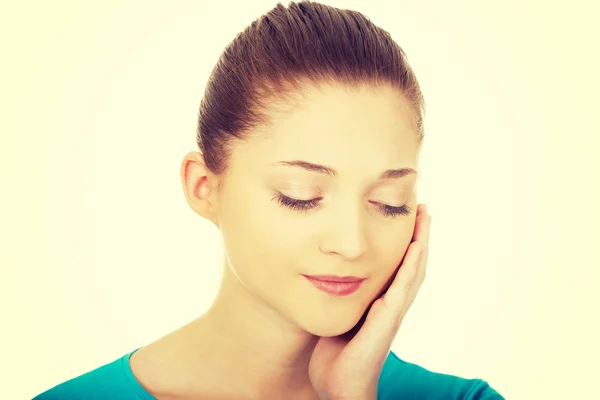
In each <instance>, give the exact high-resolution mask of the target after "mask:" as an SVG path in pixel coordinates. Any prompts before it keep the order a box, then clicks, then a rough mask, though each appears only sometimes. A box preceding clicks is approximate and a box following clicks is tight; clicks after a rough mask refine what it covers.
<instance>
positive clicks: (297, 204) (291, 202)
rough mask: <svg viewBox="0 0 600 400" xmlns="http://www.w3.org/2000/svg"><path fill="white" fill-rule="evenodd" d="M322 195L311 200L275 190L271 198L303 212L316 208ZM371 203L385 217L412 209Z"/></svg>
mask: <svg viewBox="0 0 600 400" xmlns="http://www.w3.org/2000/svg"><path fill="white" fill-rule="evenodd" d="M322 199H323V198H322V197H317V198H315V199H311V200H298V199H294V198H291V197H288V196H284V195H283V194H281V193H279V192H276V193H275V195H274V196H273V200H277V202H278V203H279V204H280V205H281V206H283V207H287V208H289V209H292V210H296V211H300V212H303V213H306V212H308V210H311V209H313V208H316V207H317V206H318V205H319V201H320V200H322ZM370 203H371V204H374V205H375V206H377V208H378V209H379V211H380V212H381V213H382V214H383V215H384V216H386V217H391V218H395V217H397V216H398V215H409V214H410V213H411V211H412V208H411V207H410V206H409V205H408V204H404V205H402V206H400V207H394V206H390V205H387V204H381V203H377V202H374V201H370Z"/></svg>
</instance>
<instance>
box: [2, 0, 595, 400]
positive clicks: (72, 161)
mask: <svg viewBox="0 0 600 400" xmlns="http://www.w3.org/2000/svg"><path fill="white" fill-rule="evenodd" d="M324 3H326V4H330V5H334V6H338V7H342V8H344V7H346V8H352V9H356V10H358V11H361V12H363V13H364V14H366V15H367V16H368V17H370V18H371V20H373V21H374V22H375V23H376V24H378V25H380V26H381V27H383V28H384V29H386V30H388V31H389V32H390V33H391V34H392V36H393V38H394V39H395V40H396V41H397V42H398V43H399V44H400V45H401V46H402V47H403V49H404V50H405V52H406V53H407V54H408V57H409V61H410V62H411V64H412V66H413V68H414V70H415V72H416V73H417V76H418V78H419V80H420V82H421V85H422V88H423V91H424V94H425V97H426V101H427V105H428V115H427V120H426V141H425V147H424V152H423V158H422V164H421V169H422V171H423V178H422V181H421V182H420V185H419V188H420V193H419V200H420V201H424V202H426V203H427V204H428V205H429V210H430V213H431V214H432V215H433V217H434V222H433V226H432V237H431V249H430V252H431V254H430V258H429V267H428V268H429V269H428V277H427V280H426V283H425V284H424V286H423V288H422V291H421V293H420V295H419V297H418V298H417V301H416V302H415V304H414V306H413V308H412V310H411V312H410V313H409V316H408V317H407V318H406V319H405V322H404V325H403V327H402V329H401V331H400V334H399V335H398V337H397V340H396V342H395V343H394V346H393V350H394V351H396V352H397V353H398V354H399V356H400V357H401V358H403V359H405V360H407V361H411V362H415V363H418V364H420V365H422V366H424V367H426V368H428V369H431V370H434V371H439V372H445V373H451V374H456V375H461V376H465V377H480V378H483V379H485V380H487V381H488V382H490V384H491V385H492V386H493V387H495V388H496V389H497V390H499V391H500V392H501V393H502V394H503V395H504V396H506V397H507V398H508V399H565V398H569V399H575V398H592V397H594V395H595V394H594V393H596V395H597V385H596V382H597V377H598V372H600V371H599V369H598V366H597V363H596V359H597V357H598V355H599V352H598V345H597V343H596V341H597V340H598V338H599V337H600V332H599V328H598V315H599V312H598V311H597V307H598V305H600V301H599V296H598V294H597V290H596V287H597V284H598V277H599V273H598V267H600V262H599V259H598V256H597V252H598V244H597V241H598V237H599V235H598V230H597V228H596V227H597V226H598V222H599V221H598V212H597V211H596V208H595V207H597V204H598V203H599V200H600V198H599V196H598V192H599V190H598V182H599V179H598V173H599V172H600V168H599V167H600V163H599V162H598V144H599V143H600V139H598V135H599V134H600V129H598V123H597V118H598V106H599V103H600V102H599V101H598V93H599V89H600V87H599V85H598V82H599V79H598V75H597V74H598V71H599V70H600V63H599V59H598V37H600V33H599V32H598V29H597V28H594V27H593V25H594V24H596V23H597V20H596V16H597V15H598V13H597V11H598V10H597V7H598V6H596V5H595V4H596V3H595V2H592V1H589V2H584V1H577V0H574V1H570V2H568V3H566V2H549V1H529V2H522V1H505V2H491V1H474V0H473V1H466V0H453V1H418V2H417V1H394V2H391V1H390V2H387V1H377V2H375V1H370V2H368V1H345V2H344V1H324ZM275 4H276V3H275V2H273V1H257V0H253V1H250V2H241V1H239V2H221V3H217V2H215V1H210V2H208V1H204V2H201V1H183V0H180V1H166V0H165V1H141V0H119V1H116V0H111V1H107V0H104V1H67V0H57V1H54V2H45V1H37V2H34V1H20V2H10V3H9V2H6V4H3V5H2V10H3V11H2V12H0V14H1V16H0V38H1V39H0V40H1V42H0V43H1V45H2V47H1V56H2V61H1V65H0V68H1V69H2V71H1V74H0V96H1V103H0V113H1V120H0V121H1V122H0V124H1V126H0V128H1V135H2V137H1V139H2V140H1V142H0V143H1V145H0V163H1V164H0V167H1V170H0V171H1V172H0V177H1V181H2V183H1V187H2V189H1V190H2V193H1V194H2V196H1V202H2V203H1V204H2V206H1V208H0V213H1V214H0V218H1V220H0V222H1V230H0V235H1V236H2V237H1V241H0V266H1V268H2V269H1V271H2V276H1V279H0V293H1V294H0V295H1V296H2V297H1V298H0V300H1V302H0V304H1V305H2V314H1V315H2V319H1V320H2V328H1V330H0V332H1V334H2V337H1V339H2V340H1V341H0V346H1V348H0V351H1V353H0V354H1V356H0V367H1V368H2V370H0V377H1V381H2V395H1V397H2V398H3V399H27V398H31V397H33V396H34V395H35V394H37V393H39V392H41V391H43V390H46V389H48V388H49V387H51V386H54V385H56V384H58V383H60V382H62V381H64V380H66V379H69V378H71V377H74V376H76V375H79V374H81V373H83V372H86V371H88V370H90V369H93V368H96V367H98V366H100V365H101V364H104V363H107V362H110V361H112V360H114V359H116V358H118V357H120V356H121V355H123V354H125V353H126V352H128V351H131V350H132V349H134V348H136V347H139V346H141V345H144V344H146V343H148V342H150V341H153V340H155V339H157V338H158V337H160V336H162V335H164V334H166V333H168V332H170V331H172V330H174V329H176V328H178V327H179V326H181V325H183V324H184V323H186V322H188V321H189V320H191V319H193V318H195V317H196V316H197V315H199V314H200V313H202V312H203V311H204V310H205V309H206V308H207V307H208V306H209V305H210V302H211V300H212V298H213V296H214V294H215V293H216V289H217V285H218V283H219V278H220V275H219V273H220V263H221V253H220V251H221V247H220V237H219V233H218V231H217V230H216V229H215V228H214V226H212V225H211V224H210V223H209V222H207V221H205V220H202V219H201V218H200V217H198V216H197V215H196V214H194V213H193V212H192V211H191V210H190V209H189V208H188V206H187V204H186V203H185V200H184V197H183V194H182V191H181V188H180V182H179V163H180V160H181V158H182V156H183V155H184V153H185V152H187V151H188V150H194V149H195V124H196V113H197V107H198V104H199V101H200V98H201V96H202V93H203V88H204V84H205V83H206V80H207V78H208V75H209V73H210V71H211V69H212V68H213V65H214V63H215V62H216V61H217V58H218V56H219V55H220V53H221V51H222V50H223V49H224V47H225V45H226V44H227V43H228V42H229V41H230V40H232V39H233V37H234V36H235V35H236V34H237V33H238V32H239V31H241V30H242V29H243V28H244V27H245V26H247V25H248V24H250V23H251V22H252V20H254V19H255V18H257V17H258V16H259V15H261V14H263V13H264V12H266V11H268V10H269V9H270V8H272V7H273V6H274V5H275ZM284 4H287V2H286V3H284ZM594 30H595V31H594Z"/></svg>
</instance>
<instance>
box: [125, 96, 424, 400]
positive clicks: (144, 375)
mask: <svg viewBox="0 0 600 400" xmlns="http://www.w3.org/2000/svg"><path fill="white" fill-rule="evenodd" d="M266 134H267V135H266V137H265V138H264V139H260V140H251V141H249V142H247V143H239V144H236V146H235V147H234V151H233V154H232V157H231V160H230V164H229V170H228V173H227V175H226V176H215V175H214V174H212V172H210V171H209V170H208V169H207V168H206V167H205V165H204V160H203V158H202V155H201V154H200V153H197V152H190V153H188V154H187V155H186V156H185V157H184V160H183V162H182V166H181V180H182V186H183V190H184V194H185V196H186V199H187V201H188V204H189V205H190V207H191V208H192V209H193V210H194V211H195V212H196V213H198V214H199V215H200V216H202V217H204V218H206V219H208V220H210V221H211V222H213V223H214V224H215V226H216V227H217V228H218V229H219V230H220V232H221V234H222V236H223V241H224V244H225V250H226V255H227V257H226V263H225V268H224V274H223V280H222V283H221V287H220V290H219V293H218V295H217V297H216V299H215V301H214V303H213V304H212V306H211V308H210V309H209V311H208V312H207V313H205V314H204V315H202V316H201V317H199V318H198V319H196V320H194V321H192V322H190V323H189V324H187V325H185V326H183V327H181V328H180V329H178V330H176V331H174V332H172V333H171V334H169V335H167V336H165V337H163V338H161V339H159V340H157V341H155V342H153V343H151V344H149V345H147V346H144V347H142V348H141V349H140V350H139V351H137V352H136V353H135V354H134V355H133V356H132V357H131V368H132V370H133V372H134V375H135V376H136V378H137V379H138V380H139V382H140V383H141V384H142V385H143V386H144V387H146V388H147V389H148V391H149V392H150V393H151V394H153V396H154V397H156V398H157V399H161V400H163V399H165V400H166V399H180V400H181V399H186V400H187V399H205V398H206V399H208V398H210V399H234V398H235V399H281V398H286V399H296V398H297V399H319V398H321V399H322V398H323V394H322V393H321V394H320V395H321V397H319V394H318V393H317V391H316V390H315V387H314V386H315V385H314V383H315V382H311V378H310V376H309V365H310V361H311V357H312V356H313V352H314V351H315V347H316V346H317V343H318V342H319V339H320V338H321V337H323V338H332V337H337V336H339V335H342V334H344V333H346V332H348V331H350V330H351V329H352V328H353V327H355V326H357V323H359V321H363V320H364V318H363V317H364V316H365V313H366V312H367V311H368V310H369V308H370V307H371V305H372V304H373V302H374V301H375V300H376V299H378V298H379V297H380V295H381V293H382V292H383V291H384V290H385V289H386V288H387V287H388V286H389V284H390V282H391V280H392V279H393V278H394V276H395V273H396V272H397V270H398V266H399V265H400V263H401V261H402V260H403V258H404V256H405V254H407V250H408V249H409V245H410V244H411V243H413V242H414V241H415V236H414V234H415V232H416V231H417V229H415V227H416V225H417V222H418V221H417V212H418V211H419V210H421V208H419V209H418V208H417V206H418V204H417V201H416V194H417V191H416V186H417V178H418V174H407V175H405V176H403V177H396V178H391V179H378V177H379V175H380V173H381V172H382V171H384V170H388V169H399V168H412V169H414V170H418V154H419V145H418V143H417V140H416V130H415V128H414V123H413V118H412V114H411V112H410V109H409V107H408V105H407V104H406V102H405V101H404V99H403V98H402V96H400V95H399V94H398V93H396V92H395V91H393V90H391V89H387V88H383V87H382V88H378V90H377V91H374V90H372V89H361V90H360V91H350V90H348V89H347V88H344V87H341V86H331V87H325V88H324V89H322V90H316V89H308V90H307V95H306V96H305V97H304V98H303V99H302V100H301V101H299V103H298V107H295V108H294V109H293V110H291V111H289V112H286V113H285V114H283V115H277V116H274V117H273V125H272V126H271V127H269V130H268V131H267V132H266ZM282 160H285V161H290V160H304V161H308V162H311V163H318V164H322V165H326V166H329V167H332V168H334V169H335V170H336V174H335V175H325V174H319V173H317V172H310V171H307V170H305V169H302V168H299V167H290V166H277V165H274V164H275V163H277V162H278V161H282ZM274 193H281V194H283V195H285V196H286V197H290V198H295V199H300V200H311V199H316V198H317V199H319V205H318V206H316V207H315V208H313V209H309V210H304V211H299V210H294V209H290V208H286V207H284V206H282V205H280V204H278V203H277V200H275V199H274V198H275V197H274ZM381 205H387V206H392V207H400V206H403V205H407V206H408V207H409V211H408V212H406V213H405V214H406V215H404V214H398V215H394V216H393V217H391V216H389V215H385V213H384V212H383V209H382V206H381ZM423 215H424V217H423V218H420V220H423V221H427V218H426V214H423ZM423 221H421V223H425V222H423ZM423 241H425V240H423ZM411 248H412V245H411ZM193 262H194V264H195V265H198V264H201V262H198V261H196V260H194V261H193ZM411 262H412V261H411ZM423 265H424V263H423ZM200 267H202V268H210V266H200ZM302 274H308V275H311V274H312V275H316V274H330V275H340V276H343V275H354V276H360V277H365V278H366V280H365V282H364V284H363V285H362V286H361V288H360V289H359V290H358V291H357V292H355V293H353V294H351V295H349V296H344V297H336V296H331V295H328V294H325V293H323V292H321V291H319V290H317V289H316V288H315V287H314V286H312V285H311V284H310V283H309V282H308V281H307V280H306V279H305V278H304V277H303V276H302ZM399 275H400V274H398V276H399ZM413 275H414V274H413ZM421 280H422V279H421ZM418 283H419V284H418V285H415V287H417V288H418V286H419V285H420V281H419V282H418ZM408 286H410V285H408ZM408 286H407V287H408ZM413 292H414V290H413V291H411V293H410V294H407V296H406V297H407V298H408V300H410V301H409V302H408V303H412V300H413V299H414V295H416V293H413ZM408 306H410V304H408ZM407 308H408V307H402V311H403V312H406V309H407ZM386 312H387V311H386ZM398 312H399V311H398ZM384 314H385V312H384ZM382 317H383V318H391V317H392V314H389V315H387V314H385V315H383V316H382ZM382 317H379V318H380V320H381V318H382ZM369 318H371V317H369ZM372 324H374V322H373V323H372ZM393 325H394V327H396V324H393ZM398 325H399V324H398ZM396 329H397V327H396ZM394 335H395V332H394V333H393V334H388V335H387V337H388V338H389V339H390V343H391V340H392V339H393V336H394ZM357 336H358V335H357ZM355 347H357V346H355ZM381 354H384V352H381Z"/></svg>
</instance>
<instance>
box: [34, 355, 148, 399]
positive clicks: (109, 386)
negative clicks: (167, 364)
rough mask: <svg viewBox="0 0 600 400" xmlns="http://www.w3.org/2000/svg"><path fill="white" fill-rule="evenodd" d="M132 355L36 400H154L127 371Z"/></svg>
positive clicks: (80, 377) (49, 390) (91, 372)
mask: <svg viewBox="0 0 600 400" xmlns="http://www.w3.org/2000/svg"><path fill="white" fill-rule="evenodd" d="M132 353H133V351H132V352H130V353H128V354H126V355H124V356H122V357H120V358H118V359H116V360H114V361H112V362H110V363H107V364H105V365H102V366H100V367H98V368H96V369H94V370H91V371H89V372H86V373H84V374H82V375H80V376H77V377H75V378H72V379H70V380H68V381H65V382H63V383H61V384H59V385H57V386H54V387H53V388H51V389H48V390H47V391H45V392H43V393H41V394H39V395H37V396H36V397H34V398H33V400H58V399H60V400H76V399H77V400H79V399H82V400H83V399H85V400H100V399H103V400H104V399H120V400H144V399H148V400H152V397H149V396H148V394H147V392H145V391H144V390H143V388H142V387H141V386H140V385H139V384H138V383H137V382H136V381H135V378H134V377H133V375H132V374H131V373H130V369H129V368H127V365H128V363H129V357H130V356H131V354H132Z"/></svg>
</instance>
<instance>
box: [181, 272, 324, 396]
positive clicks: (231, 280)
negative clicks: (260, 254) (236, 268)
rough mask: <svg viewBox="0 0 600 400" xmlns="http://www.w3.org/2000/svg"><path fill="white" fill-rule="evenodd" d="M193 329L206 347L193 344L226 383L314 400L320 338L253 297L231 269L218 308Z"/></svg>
mask: <svg viewBox="0 0 600 400" xmlns="http://www.w3.org/2000/svg"><path fill="white" fill-rule="evenodd" d="M188 330H189V332H188V333H190V335H186V337H189V338H190V340H191V341H193V340H194V338H198V339H197V340H201V341H202V343H203V344H198V346H195V344H194V343H190V344H191V345H192V347H196V348H204V351H202V354H200V356H201V357H202V359H203V360H210V361H211V362H210V364H211V367H213V366H214V368H217V370H215V371H214V372H215V374H218V373H219V371H221V372H222V374H220V376H224V377H226V379H229V380H231V382H225V383H223V382H221V384H225V385H227V387H237V388H238V389H239V391H241V392H243V393H249V394H253V395H259V396H260V398H268V397H271V396H273V394H274V393H280V394H281V393H286V398H291V397H290V394H291V393H293V392H297V393H304V397H303V398H310V396H309V395H307V394H308V393H309V392H310V391H311V389H312V386H311V385H310V381H309V377H308V366H309V362H310V357H311V355H312V352H313V350H314V348H315V345H316V343H317V341H318V339H319V338H318V337H317V336H314V335H312V334H310V333H308V332H306V331H304V330H303V329H301V328H299V327H298V326H297V325H295V324H294V323H293V322H292V321H290V320H287V319H285V318H284V317H283V316H282V315H281V314H279V313H278V312H277V311H276V310H273V309H272V308H271V307H269V306H268V305H267V304H266V303H265V302H264V301H263V300H262V299H259V298H257V297H256V296H255V295H253V294H252V293H251V292H250V291H248V290H247V289H246V288H245V287H244V286H243V285H242V284H241V282H240V281H239V280H238V279H237V277H236V276H235V275H234V273H233V271H232V270H231V269H230V268H229V267H228V266H226V267H225V270H224V275H223V281H222V284H221V288H220V290H219V293H218V295H217V297H216V299H215V301H214V303H213V305H212V306H211V308H210V309H209V310H208V311H207V312H206V313H205V314H204V315H203V316H202V317H200V318H199V319H197V320H196V321H194V322H193V323H192V324H190V325H189V326H188ZM199 362H200V361H199ZM219 379H220V380H221V378H219Z"/></svg>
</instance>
